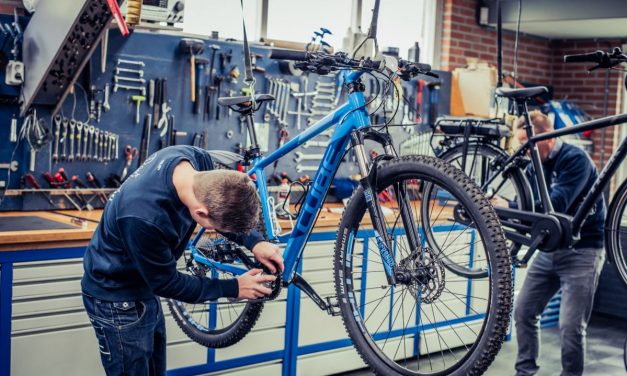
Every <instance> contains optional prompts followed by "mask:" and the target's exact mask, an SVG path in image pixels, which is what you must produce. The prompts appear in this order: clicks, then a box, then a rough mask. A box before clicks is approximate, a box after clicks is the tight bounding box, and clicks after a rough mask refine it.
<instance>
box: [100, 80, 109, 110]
mask: <svg viewBox="0 0 627 376" xmlns="http://www.w3.org/2000/svg"><path fill="white" fill-rule="evenodd" d="M110 90H111V87H110V86H109V84H105V87H104V103H103V104H102V108H104V110H105V111H109V110H110V109H111V106H110V105H109V91H110Z"/></svg>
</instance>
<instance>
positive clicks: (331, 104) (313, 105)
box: [311, 100, 335, 109]
mask: <svg viewBox="0 0 627 376" xmlns="http://www.w3.org/2000/svg"><path fill="white" fill-rule="evenodd" d="M311 107H325V108H329V109H333V108H335V104H333V103H323V102H318V101H317V100H313V101H312V102H311Z"/></svg>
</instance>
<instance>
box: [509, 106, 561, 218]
mask: <svg viewBox="0 0 627 376" xmlns="http://www.w3.org/2000/svg"><path fill="white" fill-rule="evenodd" d="M515 100H516V108H517V111H518V115H519V116H524V117H525V126H524V128H523V129H524V130H525V132H526V133H527V143H528V145H529V153H530V154H531V160H532V161H533V168H534V169H535V172H536V182H537V183H538V191H539V193H540V196H541V202H542V209H543V211H544V213H545V214H552V213H554V210H553V204H552V203H551V197H550V196H549V191H548V188H547V185H546V180H545V178H544V169H543V168H542V160H541V159H540V152H539V151H538V148H537V147H536V143H535V142H534V141H532V139H533V137H534V136H535V131H534V129H533V124H532V123H531V117H530V116H529V111H528V108H527V101H528V100H529V98H528V97H520V98H515Z"/></svg>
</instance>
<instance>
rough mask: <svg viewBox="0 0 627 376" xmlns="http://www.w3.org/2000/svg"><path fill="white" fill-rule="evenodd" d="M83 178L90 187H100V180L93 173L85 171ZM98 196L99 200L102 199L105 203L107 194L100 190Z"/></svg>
mask: <svg viewBox="0 0 627 376" xmlns="http://www.w3.org/2000/svg"><path fill="white" fill-rule="evenodd" d="M85 178H86V179H87V182H88V183H89V184H91V186H92V187H94V188H102V185H100V182H99V181H98V179H97V178H96V176H94V174H92V173H91V172H89V171H87V173H85ZM99 196H100V200H101V201H102V200H104V201H103V203H106V201H107V196H106V195H105V194H104V193H102V192H99Z"/></svg>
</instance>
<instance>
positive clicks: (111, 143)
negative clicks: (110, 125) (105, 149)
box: [107, 133, 115, 161]
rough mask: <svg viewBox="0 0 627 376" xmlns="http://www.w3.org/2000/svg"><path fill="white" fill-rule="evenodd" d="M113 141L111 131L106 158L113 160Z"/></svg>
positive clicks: (113, 137)
mask: <svg viewBox="0 0 627 376" xmlns="http://www.w3.org/2000/svg"><path fill="white" fill-rule="evenodd" d="M114 142H115V136H114V135H113V133H109V155H108V156H107V158H108V160H110V161H111V160H113V157H112V155H113V143H114Z"/></svg>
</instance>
